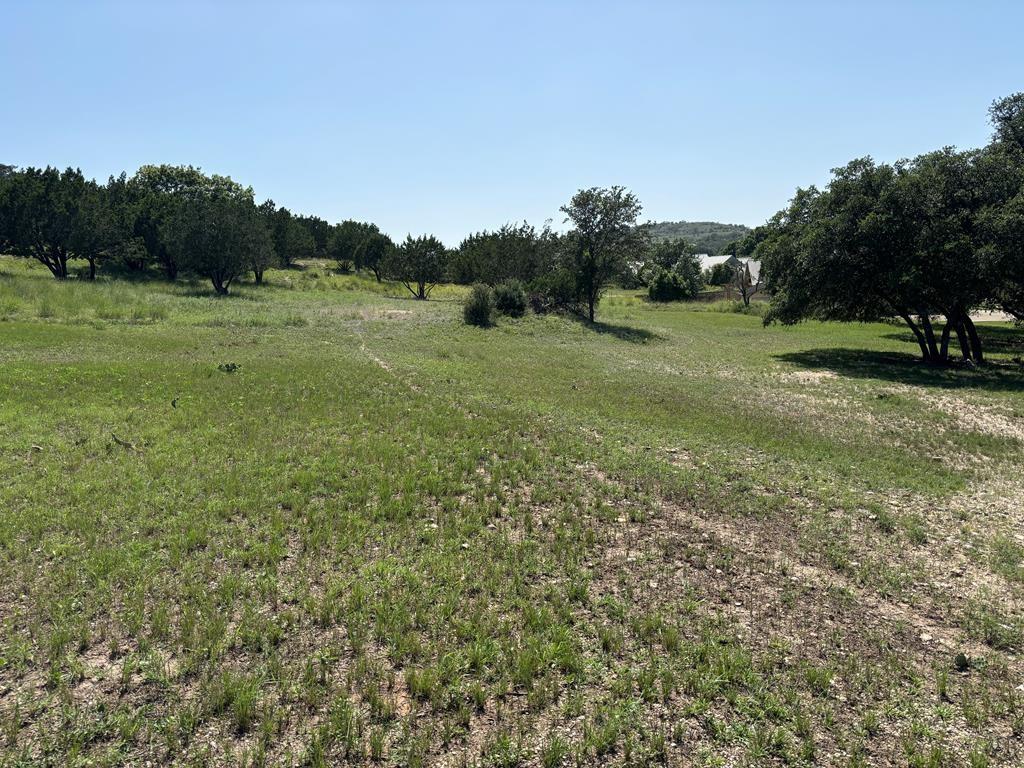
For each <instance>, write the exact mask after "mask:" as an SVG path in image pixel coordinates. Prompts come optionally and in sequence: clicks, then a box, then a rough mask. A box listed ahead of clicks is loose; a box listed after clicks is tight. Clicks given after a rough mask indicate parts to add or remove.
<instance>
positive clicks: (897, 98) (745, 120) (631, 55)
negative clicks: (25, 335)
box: [0, 0, 1024, 245]
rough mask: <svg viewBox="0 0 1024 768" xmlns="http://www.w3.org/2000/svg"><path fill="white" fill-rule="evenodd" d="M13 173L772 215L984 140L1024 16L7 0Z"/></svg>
mask: <svg viewBox="0 0 1024 768" xmlns="http://www.w3.org/2000/svg"><path fill="white" fill-rule="evenodd" d="M0 19H2V21H3V23H2V27H3V30H4V32H3V37H2V44H0V67H2V70H0V71H2V73H3V75H2V77H0V105H2V108H3V113H4V116H3V118H2V119H0V162H5V163H13V164H15V165H45V164H53V165H59V166H67V165H74V166H78V167H81V168H82V170H83V171H84V172H85V173H86V174H88V175H91V176H96V177H99V178H105V177H106V176H107V175H109V174H111V173H116V172H119V171H121V170H127V171H129V172H131V171H133V170H134V169H135V168H136V167H138V166H139V165H141V164H143V163H161V162H167V163H191V164H194V165H199V166H201V167H202V168H203V169H204V170H206V171H209V172H217V173H224V174H228V175H230V176H232V177H233V178H235V179H237V180H238V181H241V182H243V183H246V184H251V185H252V186H253V187H254V188H255V190H256V194H257V196H258V197H259V198H261V199H262V198H265V197H272V198H273V199H274V200H275V201H276V202H277V203H278V204H279V205H286V206H288V207H289V208H291V209H292V210H293V211H300V212H305V213H316V214H318V215H320V216H322V217H324V218H326V219H329V220H331V221H337V220H341V219H344V218H357V219H363V220H370V221H374V222H377V223H378V224H379V225H380V226H381V228H382V229H384V230H385V231H387V232H389V233H391V234H392V235H396V236H404V235H405V234H406V233H407V232H413V233H421V232H431V233H434V234H437V235H439V236H440V237H442V238H443V239H444V240H445V241H446V242H448V243H449V244H450V245H456V244H457V243H458V241H459V240H460V239H461V238H462V237H463V236H464V235H465V234H467V233H468V232H470V231H474V230H478V229H482V228H494V227H497V226H500V225H501V224H502V223H504V222H506V221H515V220H521V219H527V220H529V221H531V222H534V223H536V224H541V223H542V222H543V221H544V220H545V219H548V218H553V219H555V223H556V225H559V224H560V221H561V218H560V216H559V214H558V207H559V205H561V204H562V203H563V202H565V201H566V200H567V199H568V198H569V196H570V195H571V194H572V193H573V192H574V191H575V190H576V189H578V188H580V187H587V186H593V185H601V186H606V185H612V184H622V185H625V186H627V187H629V188H630V189H632V190H633V191H634V192H636V193H637V194H638V195H639V197H640V199H641V200H642V202H643V203H644V207H645V211H644V217H645V218H650V219H654V220H665V219H671V220H676V219H690V220H705V219H712V220H718V221H726V222H737V223H743V224H752V225H753V224H758V223H760V222H762V221H763V220H764V219H765V218H767V217H768V216H769V215H771V214H772V213H773V212H774V211H776V210H777V209H778V208H780V207H781V206H782V205H783V204H785V202H786V200H787V199H788V198H789V197H790V196H791V195H792V192H793V190H794V189H795V188H796V187H797V186H799V185H807V184H811V183H821V182H822V181H824V180H825V179H826V178H827V176H828V170H829V169H830V168H832V167H834V166H836V165H840V164H842V163H845V162H846V161H847V160H849V159H851V158H853V157H858V156H861V155H866V154H870V155H873V156H874V157H876V158H877V159H880V160H894V159H897V158H899V157H903V156H911V155H914V154H916V153H919V152H923V151H927V150H929V149H934V148H937V147H939V146H942V145H946V144H953V145H957V146H961V147H969V146H977V145H980V144H982V143H984V142H985V141H986V140H987V137H988V133H989V128H988V125H987V117H986V110H987V108H988V105H989V103H990V102H991V101H992V100H993V99H995V98H997V97H999V96H1003V95H1006V94H1009V93H1011V92H1014V91H1018V90H1022V89H1024V44H1022V39H1024V37H1022V36H1024V33H1022V30H1024V4H1022V3H1018V2H1005V3H1000V2H984V1H981V0H975V1H974V2H962V3H945V2H898V1H893V2H879V3H874V2H849V3H841V2H829V0H818V2H808V3H796V2H793V3H787V2H784V0H780V1H779V2H763V3H753V2H750V3H743V2H710V1H709V2H706V3H685V2H676V3H669V2H665V3H654V2H647V3H644V2H626V1H625V0H623V1H622V2H619V3H602V2H554V1H552V2H516V3H496V2H495V3H491V2H485V0H477V1H476V2H438V3H427V2H420V3H412V2H408V3H405V2H391V3H389V2H384V1H379V2H365V3H327V2H290V3H285V2H281V3H274V4H270V3H267V4H263V3H258V2H247V3H231V2H206V3H198V2H197V3H188V2H175V3H172V2H167V3H163V4H160V3H156V2H145V3H142V2H140V3H127V2H126V3H95V2H85V1H79V2H68V3H48V2H27V1H25V2H15V1H13V0H0Z"/></svg>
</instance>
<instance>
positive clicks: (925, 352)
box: [900, 312, 928, 362]
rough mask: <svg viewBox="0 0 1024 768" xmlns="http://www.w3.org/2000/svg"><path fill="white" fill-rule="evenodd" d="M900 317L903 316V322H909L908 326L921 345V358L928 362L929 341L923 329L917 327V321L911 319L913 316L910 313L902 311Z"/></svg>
mask: <svg viewBox="0 0 1024 768" xmlns="http://www.w3.org/2000/svg"><path fill="white" fill-rule="evenodd" d="M900 317H902V318H903V322H905V323H906V324H907V326H909V328H910V330H912V331H913V332H914V338H916V339H917V344H918V346H919V347H921V359H922V360H924V361H925V362H927V361H928V342H927V341H926V340H925V338H924V334H923V333H921V329H920V328H918V327H917V323H915V322H914V321H913V320H912V319H911V317H910V315H909V314H908V313H906V312H902V313H901V314H900Z"/></svg>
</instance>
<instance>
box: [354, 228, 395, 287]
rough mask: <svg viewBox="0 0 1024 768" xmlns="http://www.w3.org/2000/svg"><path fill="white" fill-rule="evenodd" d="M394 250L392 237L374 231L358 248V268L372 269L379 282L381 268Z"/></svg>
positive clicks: (356, 255) (356, 263)
mask: <svg viewBox="0 0 1024 768" xmlns="http://www.w3.org/2000/svg"><path fill="white" fill-rule="evenodd" d="M374 229H376V227H374ZM394 250H395V244H394V243H393V242H391V238H390V237H388V236H387V235H385V234H383V233H381V232H374V233H373V234H371V235H370V236H369V237H367V238H366V239H365V240H363V242H362V243H360V244H359V247H358V248H356V252H355V265H356V269H368V270H370V271H371V272H373V276H374V277H375V278H377V282H378V283H379V282H380V280H381V268H382V266H383V265H384V264H385V263H386V262H387V260H388V257H389V255H390V254H391V252H392V251H394Z"/></svg>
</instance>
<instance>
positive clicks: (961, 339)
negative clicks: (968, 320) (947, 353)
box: [954, 315, 971, 362]
mask: <svg viewBox="0 0 1024 768" xmlns="http://www.w3.org/2000/svg"><path fill="white" fill-rule="evenodd" d="M954 330H956V340H957V343H958V344H959V345H960V356H961V357H962V358H963V359H964V361H965V362H967V361H970V360H971V344H970V342H969V341H968V340H967V331H965V330H964V320H963V317H961V316H960V315H957V318H956V326H955V328H954Z"/></svg>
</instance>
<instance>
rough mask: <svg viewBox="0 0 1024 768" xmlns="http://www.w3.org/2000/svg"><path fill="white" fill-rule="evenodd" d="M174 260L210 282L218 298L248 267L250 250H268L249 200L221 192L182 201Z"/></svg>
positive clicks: (175, 229)
mask: <svg viewBox="0 0 1024 768" xmlns="http://www.w3.org/2000/svg"><path fill="white" fill-rule="evenodd" d="M172 229H173V232H174V237H173V239H172V241H171V242H172V243H173V250H174V257H175V260H176V262H177V263H180V264H181V265H182V266H183V267H185V268H186V269H190V270H192V271H193V272H195V273H197V274H199V275H202V276H203V277H206V278H208V279H209V280H210V282H211V283H212V285H213V289H214V291H216V293H217V294H218V295H219V296H226V295H227V294H228V291H229V289H230V287H231V283H232V282H234V281H235V280H236V279H237V278H238V277H240V276H241V275H242V274H243V273H244V272H246V271H248V270H249V269H251V268H252V253H253V249H254V247H256V248H263V247H268V248H269V247H271V246H270V245H269V243H270V235H269V233H268V232H267V230H266V227H265V226H264V225H263V224H262V222H261V221H260V219H259V215H258V213H257V211H256V207H255V206H254V205H253V203H252V200H251V198H249V197H247V196H245V195H241V196H237V195H230V194H226V193H225V192H223V191H218V192H210V193H207V194H201V195H195V196H192V197H189V198H188V199H187V200H184V201H183V202H182V204H181V206H180V207H179V209H178V215H177V217H176V219H175V220H174V223H173V227H172Z"/></svg>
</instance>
